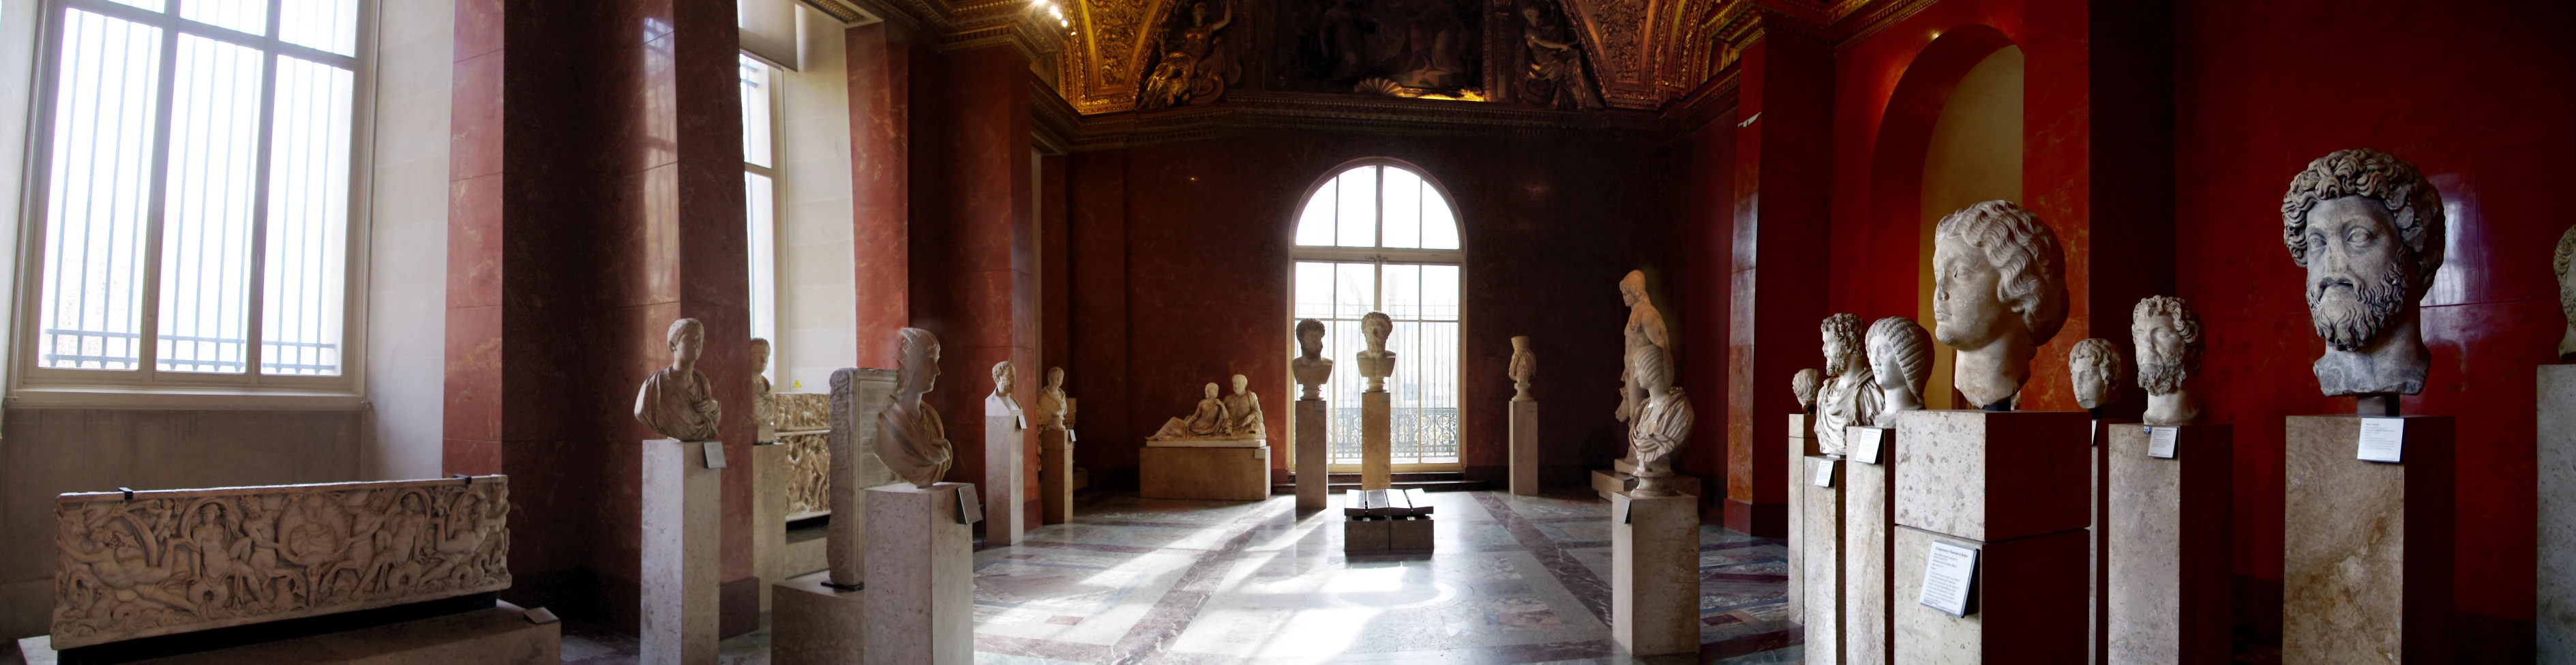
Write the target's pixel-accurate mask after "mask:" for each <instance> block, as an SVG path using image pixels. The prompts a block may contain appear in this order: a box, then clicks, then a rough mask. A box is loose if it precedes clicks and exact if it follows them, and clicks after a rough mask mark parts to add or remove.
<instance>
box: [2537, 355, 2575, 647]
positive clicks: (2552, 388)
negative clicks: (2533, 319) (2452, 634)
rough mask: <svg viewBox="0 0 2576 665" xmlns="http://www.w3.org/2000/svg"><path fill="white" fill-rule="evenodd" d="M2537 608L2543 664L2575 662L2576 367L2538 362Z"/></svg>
mask: <svg viewBox="0 0 2576 665" xmlns="http://www.w3.org/2000/svg"><path fill="white" fill-rule="evenodd" d="M2539 374H2540V404H2539V412H2540V430H2539V431H2540V456H2539V460H2538V461H2539V464H2538V468H2539V470H2540V534H2539V535H2540V607H2539V608H2538V610H2539V611H2538V612H2536V613H2534V614H2533V615H2532V616H2533V618H2534V619H2535V623H2537V624H2538V625H2537V626H2535V629H2536V630H2537V632H2538V633H2539V636H2540V641H2539V645H2538V646H2539V652H2538V654H2537V655H2538V656H2539V660H2538V661H2536V662H2542V663H2568V662H2576V365H2541V366H2540V368H2539Z"/></svg>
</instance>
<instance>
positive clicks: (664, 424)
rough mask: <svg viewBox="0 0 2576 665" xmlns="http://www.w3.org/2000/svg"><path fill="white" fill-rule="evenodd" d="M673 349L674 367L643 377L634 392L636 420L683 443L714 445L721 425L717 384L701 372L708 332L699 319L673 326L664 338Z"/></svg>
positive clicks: (672, 361) (680, 322)
mask: <svg viewBox="0 0 2576 665" xmlns="http://www.w3.org/2000/svg"><path fill="white" fill-rule="evenodd" d="M662 337H663V339H664V341H667V342H669V343H670V345H671V366H669V367H664V368H662V369H660V370H656V371H654V372H653V375H652V376H647V377H644V386H643V387H642V388H640V389H637V390H636V391H635V420H636V421H637V422H641V423H644V426H645V427H650V428H653V431H654V432H657V433H660V434H661V435H662V436H665V437H669V438H673V439H679V440H682V441H712V440H715V438H716V424H717V423H718V422H721V421H722V418H720V417H719V414H720V411H719V410H718V409H717V407H716V397H715V384H714V383H710V382H708V381H707V375H705V374H701V373H699V372H698V355H699V354H701V353H704V352H705V351H706V347H707V328H706V326H705V325H703V324H700V323H698V320H697V319H680V320H678V321H672V322H671V329H670V331H668V332H665V333H663V335H662Z"/></svg>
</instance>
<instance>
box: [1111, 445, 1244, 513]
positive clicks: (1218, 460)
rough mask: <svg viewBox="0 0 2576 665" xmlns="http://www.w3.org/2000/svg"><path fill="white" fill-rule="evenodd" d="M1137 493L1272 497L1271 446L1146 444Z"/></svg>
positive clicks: (1141, 455) (1140, 453) (1149, 495)
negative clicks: (1207, 446)
mask: <svg viewBox="0 0 2576 665" xmlns="http://www.w3.org/2000/svg"><path fill="white" fill-rule="evenodd" d="M1136 461H1137V468H1136V477H1137V481H1138V486H1139V487H1138V489H1137V492H1136V494H1137V496H1142V497H1144V498H1148V499H1211V500H1216V501H1260V500H1262V499H1266V498H1269V497H1270V449H1269V448H1195V447H1161V446H1146V447H1145V448H1144V449H1142V450H1139V451H1137V460H1136Z"/></svg>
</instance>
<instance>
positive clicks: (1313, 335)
mask: <svg viewBox="0 0 2576 665" xmlns="http://www.w3.org/2000/svg"><path fill="white" fill-rule="evenodd" d="M1297 351H1298V352H1299V353H1302V354H1304V355H1305V357H1306V358H1307V359H1309V360H1312V359H1317V358H1322V357H1324V322H1322V321H1318V320H1315V319H1304V320H1300V321H1298V322H1297Z"/></svg>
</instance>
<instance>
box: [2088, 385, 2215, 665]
mask: <svg viewBox="0 0 2576 665" xmlns="http://www.w3.org/2000/svg"><path fill="white" fill-rule="evenodd" d="M2110 429H2111V432H2110V437H2109V438H2108V439H2107V441H2106V443H2105V445H2103V446H2099V447H2100V448H2104V449H2106V452H2107V453H2108V455H2107V456H2108V458H2109V459H2110V474H2109V475H2108V476H2107V479H2108V480H2109V485H2110V488H2111V491H2110V495H2111V496H2112V497H2113V499H2112V501H2111V506H2112V508H2111V511H2110V516H2109V521H2108V522H2107V524H2108V526H2109V527H2110V528H2109V530H2108V531H2107V532H2106V533H2107V535H2106V536H2105V537H2104V539H2103V541H2102V547H2103V548H2104V550H2106V553H2107V564H2108V566H2107V568H2106V570H2107V576H2108V584H2107V585H2105V586H2103V587H2101V589H2102V592H2101V595H2102V597H2104V598H2107V599H2108V600H2107V608H2106V609H2107V611H2106V612H2105V613H2104V614H2103V616H2104V618H2105V619H2106V621H2107V623H2108V625H2107V629H2106V630H2105V631H2104V632H2103V633H2101V634H2102V636H2103V642H2104V644H2106V645H2107V647H2108V660H2106V661H2104V662H2108V663H2139V664H2141V665H2143V664H2148V663H2165V664H2173V665H2184V664H2190V663H2221V662H2226V661H2227V659H2228V658H2229V657H2230V656H2231V655H2232V651H2231V649H2232V647H2231V645H2230V644H2229V635H2228V623H2229V621H2230V620H2231V619H2232V618H2233V616H2232V612H2233V610H2234V607H2233V605H2232V603H2233V598H2232V594H2233V590H2232V585H2233V583H2234V579H2233V578H2234V571H2233V570H2231V568H2230V566H2229V565H2228V564H2229V562H2230V561H2231V560H2232V558H2233V556H2234V551H2233V550H2232V549H2231V547H2230V544H2231V542H2232V536H2231V534H2232V533H2234V529H2235V524H2234V523H2233V522H2232V521H2231V520H2232V519H2233V515H2234V512H2233V511H2232V510H2230V506H2231V505H2233V504H2234V503H2235V496H2234V492H2235V471H2234V470H2235V467H2236V454H2235V453H2236V451H2235V441H2236V430H2235V428H2234V427H2233V426H2229V425H2182V426H2178V427H2174V428H2172V429H2173V430H2174V434H2173V436H2174V450H2173V457H2171V458H2157V457H2153V456H2150V455H2149V452H2148V450H2149V442H2150V441H2151V440H2152V437H2153V435H2152V434H2150V433H2149V431H2148V428H2147V427H2145V426H2141V425H2118V426H2112V427H2111V428H2110ZM2155 429H2165V428H2163V427H2157V428H2155Z"/></svg>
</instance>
